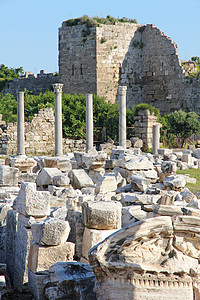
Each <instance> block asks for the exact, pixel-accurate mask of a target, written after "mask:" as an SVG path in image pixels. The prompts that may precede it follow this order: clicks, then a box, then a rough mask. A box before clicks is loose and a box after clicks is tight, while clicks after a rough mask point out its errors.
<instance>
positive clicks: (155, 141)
mask: <svg viewBox="0 0 200 300" xmlns="http://www.w3.org/2000/svg"><path fill="white" fill-rule="evenodd" d="M159 145H160V124H155V125H153V154H157V153H158V148H159Z"/></svg>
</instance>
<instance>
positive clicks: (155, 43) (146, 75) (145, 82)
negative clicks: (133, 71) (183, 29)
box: [141, 25, 185, 112]
mask: <svg viewBox="0 0 200 300" xmlns="http://www.w3.org/2000/svg"><path fill="white" fill-rule="evenodd" d="M142 42H143V48H142V65H143V69H142V78H141V84H142V100H143V102H147V103H149V104H151V105H153V106H156V107H157V108H159V109H160V110H161V112H170V111H173V110H174V109H180V108H184V107H185V103H184V98H183V95H184V78H185V75H184V73H183V69H182V67H181V63H180V59H179V56H178V54H177V45H176V44H175V43H174V42H173V41H172V40H171V39H170V38H169V37H167V36H166V35H165V34H164V33H163V32H162V31H161V30H160V29H158V28H157V27H154V26H153V25H147V26H145V27H144V31H143V32H142Z"/></svg>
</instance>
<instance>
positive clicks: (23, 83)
mask: <svg viewBox="0 0 200 300" xmlns="http://www.w3.org/2000/svg"><path fill="white" fill-rule="evenodd" d="M57 82H59V77H58V76H54V74H53V73H47V74H45V73H43V72H40V74H37V75H34V74H32V75H28V76H27V77H20V78H15V79H13V81H10V82H8V83H7V84H6V86H5V88H4V89H3V90H2V95H4V94H6V93H9V94H12V95H15V96H16V95H17V92H20V91H24V89H27V90H28V91H32V92H33V94H34V95H39V94H40V93H45V92H46V91H47V90H51V89H52V84H54V83H57Z"/></svg>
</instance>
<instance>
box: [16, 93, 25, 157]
mask: <svg viewBox="0 0 200 300" xmlns="http://www.w3.org/2000/svg"><path fill="white" fill-rule="evenodd" d="M24 140H25V137H24V92H18V93H17V155H25V141H24Z"/></svg>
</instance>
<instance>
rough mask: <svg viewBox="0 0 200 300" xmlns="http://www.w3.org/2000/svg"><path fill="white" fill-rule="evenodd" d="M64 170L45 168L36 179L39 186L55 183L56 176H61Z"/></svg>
mask: <svg viewBox="0 0 200 300" xmlns="http://www.w3.org/2000/svg"><path fill="white" fill-rule="evenodd" d="M61 175H62V172H61V171H60V170H58V169H57V168H43V169H42V171H41V172H40V173H39V174H38V176H37V179H36V184H37V186H42V185H49V184H53V177H54V176H61Z"/></svg>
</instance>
